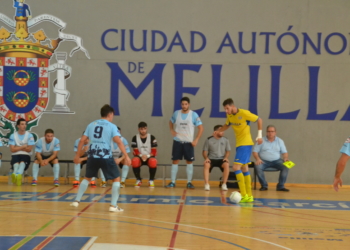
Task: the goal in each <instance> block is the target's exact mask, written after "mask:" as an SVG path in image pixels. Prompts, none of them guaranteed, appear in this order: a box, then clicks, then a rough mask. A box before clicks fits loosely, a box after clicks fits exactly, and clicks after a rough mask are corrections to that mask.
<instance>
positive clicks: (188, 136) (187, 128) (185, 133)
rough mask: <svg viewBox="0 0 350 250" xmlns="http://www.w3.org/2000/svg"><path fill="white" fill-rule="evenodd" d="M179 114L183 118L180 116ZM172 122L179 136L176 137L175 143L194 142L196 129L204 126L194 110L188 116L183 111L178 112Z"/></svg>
mask: <svg viewBox="0 0 350 250" xmlns="http://www.w3.org/2000/svg"><path fill="white" fill-rule="evenodd" d="M179 112H180V114H181V116H180V115H179ZM189 114H192V117H188V115H189ZM180 117H181V118H180ZM170 121H171V122H172V123H173V124H174V125H175V131H176V133H177V136H176V137H174V140H175V141H185V142H192V141H193V136H194V128H195V127H197V126H199V125H202V121H201V119H200V118H199V116H198V114H197V113H196V112H194V111H192V110H190V111H189V113H187V114H184V113H182V112H181V110H176V111H175V112H174V114H173V116H172V117H171V119H170ZM190 123H192V124H190Z"/></svg>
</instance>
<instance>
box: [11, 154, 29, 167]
mask: <svg viewBox="0 0 350 250" xmlns="http://www.w3.org/2000/svg"><path fill="white" fill-rule="evenodd" d="M22 161H23V162H24V163H25V164H26V166H25V168H24V171H26V170H27V169H28V168H29V164H30V156H29V155H12V157H11V163H10V164H11V166H12V169H13V165H14V164H16V163H20V162H22Z"/></svg>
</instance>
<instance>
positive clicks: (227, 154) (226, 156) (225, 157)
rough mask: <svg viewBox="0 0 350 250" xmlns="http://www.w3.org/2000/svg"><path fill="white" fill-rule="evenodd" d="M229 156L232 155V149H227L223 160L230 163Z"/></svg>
mask: <svg viewBox="0 0 350 250" xmlns="http://www.w3.org/2000/svg"><path fill="white" fill-rule="evenodd" d="M229 157H230V151H227V150H226V151H225V156H224V159H223V161H224V162H227V163H229V162H230V161H229V159H228V158H229Z"/></svg>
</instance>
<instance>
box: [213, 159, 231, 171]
mask: <svg viewBox="0 0 350 250" xmlns="http://www.w3.org/2000/svg"><path fill="white" fill-rule="evenodd" d="M209 160H210V169H209V173H211V170H212V169H213V168H214V167H219V168H220V170H221V172H224V169H223V168H222V164H223V163H224V160H223V159H209ZM227 163H228V162H227Z"/></svg>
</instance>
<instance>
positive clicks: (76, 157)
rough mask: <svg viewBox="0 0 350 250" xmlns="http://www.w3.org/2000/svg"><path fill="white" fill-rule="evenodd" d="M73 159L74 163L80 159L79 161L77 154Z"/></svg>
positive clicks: (78, 162) (77, 162)
mask: <svg viewBox="0 0 350 250" xmlns="http://www.w3.org/2000/svg"><path fill="white" fill-rule="evenodd" d="M73 161H74V163H75V164H80V162H81V161H80V157H79V155H76V156H75V157H74V160H73Z"/></svg>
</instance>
